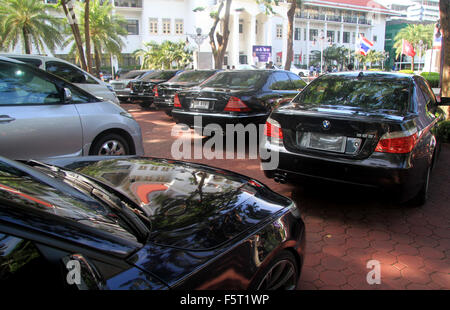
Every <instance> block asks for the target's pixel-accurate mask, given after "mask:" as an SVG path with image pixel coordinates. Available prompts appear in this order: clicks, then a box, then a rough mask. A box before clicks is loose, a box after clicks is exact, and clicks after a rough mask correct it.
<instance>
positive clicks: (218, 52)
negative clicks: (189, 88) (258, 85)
mask: <svg viewBox="0 0 450 310" xmlns="http://www.w3.org/2000/svg"><path fill="white" fill-rule="evenodd" d="M225 1H226V7H225V16H224V20H223V28H222V34H220V33H216V29H217V25H218V24H219V22H220V12H221V11H222V9H223V6H224V2H225ZM231 1H232V0H223V1H222V2H221V3H220V5H219V8H218V10H217V15H216V16H215V17H214V22H213V25H212V27H211V30H210V31H209V44H210V45H211V49H212V52H213V56H214V68H216V69H222V66H223V59H224V57H225V52H226V50H227V46H228V39H229V37H230V29H229V25H230V8H231ZM214 35H215V36H214ZM216 40H217V43H216Z"/></svg>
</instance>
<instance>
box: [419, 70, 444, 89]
mask: <svg viewBox="0 0 450 310" xmlns="http://www.w3.org/2000/svg"><path fill="white" fill-rule="evenodd" d="M420 75H421V76H423V77H424V78H425V80H427V82H428V83H429V84H430V86H431V87H432V88H438V87H439V78H440V76H439V73H437V72H422V73H421V74H420Z"/></svg>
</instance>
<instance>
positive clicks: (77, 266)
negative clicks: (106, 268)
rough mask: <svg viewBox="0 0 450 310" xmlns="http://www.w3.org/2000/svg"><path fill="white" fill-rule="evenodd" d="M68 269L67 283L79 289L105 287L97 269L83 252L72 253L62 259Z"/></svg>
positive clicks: (99, 288)
mask: <svg viewBox="0 0 450 310" xmlns="http://www.w3.org/2000/svg"><path fill="white" fill-rule="evenodd" d="M61 260H62V263H63V264H64V267H65V269H67V274H66V279H65V280H66V283H67V285H68V286H69V287H70V286H76V287H77V288H78V289H79V290H102V289H104V288H105V284H104V281H103V280H102V278H101V276H100V274H99V273H98V271H97V269H96V268H95V267H94V265H92V264H91V263H90V262H89V261H88V260H87V259H86V258H85V257H84V256H83V255H82V254H72V255H69V256H65V257H63V258H62V259H61Z"/></svg>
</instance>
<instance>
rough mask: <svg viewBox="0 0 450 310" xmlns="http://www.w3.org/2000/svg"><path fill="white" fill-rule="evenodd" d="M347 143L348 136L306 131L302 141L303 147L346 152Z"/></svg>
mask: <svg viewBox="0 0 450 310" xmlns="http://www.w3.org/2000/svg"><path fill="white" fill-rule="evenodd" d="M346 143H347V137H344V136H336V135H328V134H322V133H315V132H305V133H304V134H303V135H302V139H301V141H300V145H301V146H302V147H305V148H310V149H316V150H323V151H328V152H336V153H345V147H346Z"/></svg>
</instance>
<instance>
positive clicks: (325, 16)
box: [295, 12, 372, 25]
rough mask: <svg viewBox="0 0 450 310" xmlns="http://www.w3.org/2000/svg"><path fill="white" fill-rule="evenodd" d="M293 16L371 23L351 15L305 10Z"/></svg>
mask: <svg viewBox="0 0 450 310" xmlns="http://www.w3.org/2000/svg"><path fill="white" fill-rule="evenodd" d="M295 18H302V19H313V20H323V21H330V22H338V23H340V22H344V23H350V24H360V25H371V24H372V23H371V21H370V20H368V19H365V18H360V19H358V18H357V17H353V16H339V15H324V14H309V13H305V12H300V13H297V14H295Z"/></svg>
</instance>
